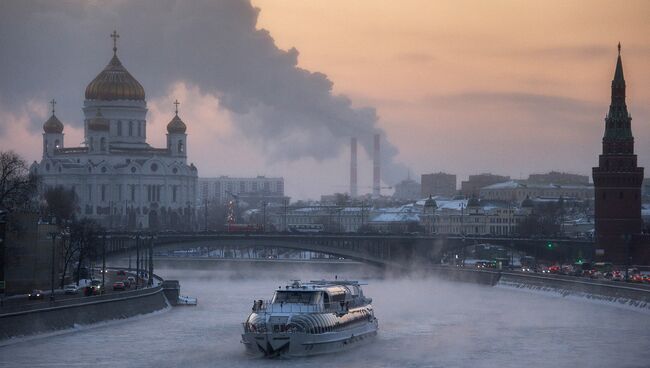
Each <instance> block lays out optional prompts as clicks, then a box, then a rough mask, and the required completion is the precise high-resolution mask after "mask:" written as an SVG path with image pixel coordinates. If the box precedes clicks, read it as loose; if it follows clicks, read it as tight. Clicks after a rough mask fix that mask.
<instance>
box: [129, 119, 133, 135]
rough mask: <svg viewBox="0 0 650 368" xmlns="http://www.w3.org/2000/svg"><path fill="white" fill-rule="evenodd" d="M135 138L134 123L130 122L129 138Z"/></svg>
mask: <svg viewBox="0 0 650 368" xmlns="http://www.w3.org/2000/svg"><path fill="white" fill-rule="evenodd" d="M132 136H133V122H132V121H129V137H132Z"/></svg>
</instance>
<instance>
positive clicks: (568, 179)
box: [528, 171, 589, 185]
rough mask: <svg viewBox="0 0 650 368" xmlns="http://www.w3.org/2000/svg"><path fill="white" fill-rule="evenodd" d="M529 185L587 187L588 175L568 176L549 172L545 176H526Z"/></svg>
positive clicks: (567, 174)
mask: <svg viewBox="0 0 650 368" xmlns="http://www.w3.org/2000/svg"><path fill="white" fill-rule="evenodd" d="M528 183H529V184H560V185H588V184H589V176H588V175H578V174H569V173H563V172H557V171H551V172H549V173H546V174H530V175H528Z"/></svg>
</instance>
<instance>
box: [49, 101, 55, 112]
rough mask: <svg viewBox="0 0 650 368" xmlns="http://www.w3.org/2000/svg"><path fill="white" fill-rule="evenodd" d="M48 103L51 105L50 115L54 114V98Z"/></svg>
mask: <svg viewBox="0 0 650 368" xmlns="http://www.w3.org/2000/svg"><path fill="white" fill-rule="evenodd" d="M50 105H52V115H54V105H56V100H55V99H52V101H50Z"/></svg>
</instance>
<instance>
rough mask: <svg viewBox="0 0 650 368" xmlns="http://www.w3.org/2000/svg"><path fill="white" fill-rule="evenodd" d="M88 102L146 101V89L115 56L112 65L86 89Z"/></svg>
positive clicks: (109, 64)
mask: <svg viewBox="0 0 650 368" xmlns="http://www.w3.org/2000/svg"><path fill="white" fill-rule="evenodd" d="M86 100H102V101H114V100H138V101H143V100H144V88H143V87H142V85H141V84H140V82H138V81H137V80H136V79H135V78H133V76H132V75H131V73H129V72H128V70H126V68H124V66H122V63H121V62H120V59H118V58H117V55H115V54H113V58H112V59H111V61H110V63H108V65H107V66H106V68H104V70H102V72H101V73H99V75H97V76H96V77H95V79H93V81H92V82H90V84H89V85H88V87H86Z"/></svg>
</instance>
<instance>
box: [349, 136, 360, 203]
mask: <svg viewBox="0 0 650 368" xmlns="http://www.w3.org/2000/svg"><path fill="white" fill-rule="evenodd" d="M357 195H358V193H357V139H356V138H354V137H352V138H351V139H350V197H351V198H356V197H357Z"/></svg>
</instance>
